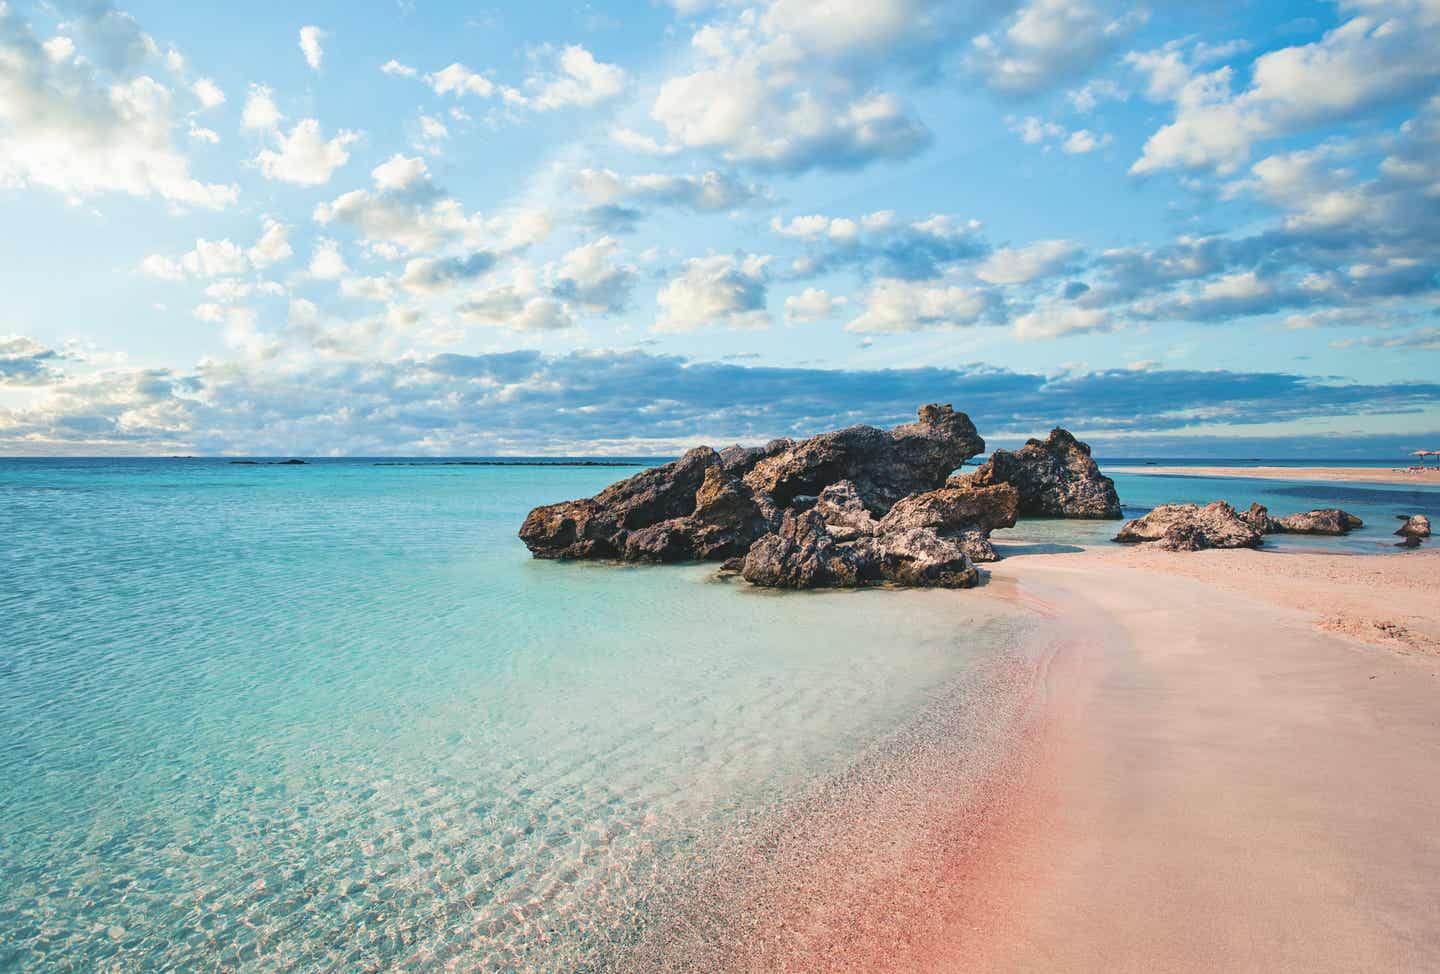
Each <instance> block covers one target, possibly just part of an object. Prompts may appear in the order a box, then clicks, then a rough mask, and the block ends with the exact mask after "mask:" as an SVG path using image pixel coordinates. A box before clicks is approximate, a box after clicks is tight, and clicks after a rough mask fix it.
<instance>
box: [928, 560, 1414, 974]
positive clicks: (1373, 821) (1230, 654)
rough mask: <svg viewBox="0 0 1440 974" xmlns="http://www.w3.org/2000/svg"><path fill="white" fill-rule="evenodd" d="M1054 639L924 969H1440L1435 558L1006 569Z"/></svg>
mask: <svg viewBox="0 0 1440 974" xmlns="http://www.w3.org/2000/svg"><path fill="white" fill-rule="evenodd" d="M991 586H992V587H993V588H994V589H996V590H999V591H1006V590H1010V591H1013V592H1015V593H1017V594H1020V595H1023V596H1026V597H1031V598H1039V599H1040V600H1042V601H1043V602H1045V603H1048V604H1049V605H1050V606H1052V607H1053V609H1054V610H1055V611H1057V612H1058V613H1060V615H1061V617H1062V618H1066V619H1070V620H1073V621H1074V626H1073V630H1072V633H1071V637H1070V639H1069V645H1068V646H1067V649H1066V652H1065V653H1062V654H1061V656H1060V657H1059V662H1058V664H1057V665H1056V666H1052V667H1051V670H1050V672H1049V674H1048V676H1047V684H1048V687H1049V691H1050V696H1049V700H1048V703H1047V708H1048V710H1049V712H1050V714H1051V716H1052V718H1053V721H1052V725H1051V726H1052V729H1053V730H1052V733H1051V734H1050V735H1049V738H1048V741H1049V746H1048V747H1047V749H1046V750H1045V752H1044V755H1043V757H1042V759H1041V761H1040V762H1039V763H1038V764H1037V765H1036V766H1035V768H1034V769H1033V771H1032V773H1031V775H1030V781H1029V784H1028V786H1027V788H1026V793H1027V794H1028V795H1029V796H1030V799H1029V801H1028V802H1026V803H1023V804H1021V805H1019V806H1017V807H1018V809H1019V810H1018V812H1017V813H1016V814H1014V815H1013V816H1012V817H1011V819H1010V820H1009V821H1008V822H1006V823H1005V824H1004V826H1003V829H1002V835H1003V836H1004V840H1005V841H1004V844H1003V847H1004V848H1006V849H1009V850H1013V853H1012V854H1008V855H1006V856H1004V857H1001V858H999V860H998V861H996V862H995V863H994V864H993V865H994V868H993V870H992V871H991V872H990V873H989V875H988V877H987V879H986V880H985V882H986V883H987V885H990V895H989V896H987V897H985V898H983V902H984V903H987V904H989V906H988V907H986V908H983V909H981V910H979V911H978V912H976V913H975V914H974V915H973V916H972V917H970V919H969V923H970V926H971V930H972V932H973V934H974V935H973V936H971V937H970V938H969V940H968V942H965V943H958V942H957V943H953V944H951V945H950V946H949V947H948V948H945V947H943V946H940V945H937V954H936V955H935V957H934V961H933V963H931V964H930V965H928V967H929V969H932V970H954V971H961V970H964V971H975V970H992V971H1096V972H1100V971H1137V972H1139V971H1170V972H1174V971H1196V972H1199V971H1207V972H1208V971H1295V972H1302V971H1303V972H1316V971H1337V972H1338V971H1433V970H1440V914H1437V912H1436V907H1435V904H1436V903H1437V902H1440V827H1437V825H1436V823H1437V821H1440V818H1437V815H1440V774H1437V773H1436V768H1437V767H1440V655H1437V653H1440V613H1437V612H1436V611H1435V607H1436V606H1437V605H1440V551H1433V550H1432V551H1421V552H1415V553H1410V554H1406V555H1400V556H1351V557H1343V556H1326V555H1308V554H1290V553H1262V552H1255V551H1242V552H1228V551H1210V552H1202V553H1198V554H1193V555H1177V554H1169V553H1166V552H1158V551H1147V550H1136V549H1092V550H1088V551H1085V552H1082V553H1077V554H1056V555H1037V556H1024V557H1016V558H1011V559H1007V560H1005V561H1002V562H1000V563H999V564H997V565H995V566H993V569H992V581H991Z"/></svg>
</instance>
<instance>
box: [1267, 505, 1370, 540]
mask: <svg viewBox="0 0 1440 974" xmlns="http://www.w3.org/2000/svg"><path fill="white" fill-rule="evenodd" d="M1274 523H1275V528H1274V531H1275V533H1276V534H1348V533H1349V532H1351V531H1354V530H1355V529H1356V528H1363V527H1364V526H1365V522H1364V521H1362V520H1360V519H1359V518H1358V517H1356V516H1355V515H1354V514H1347V513H1346V512H1345V511H1342V510H1340V509H1339V508H1338V507H1326V508H1323V509H1321V510H1316V511H1305V512H1303V513H1301V514H1289V515H1286V516H1285V517H1281V518H1276V519H1275V520H1274Z"/></svg>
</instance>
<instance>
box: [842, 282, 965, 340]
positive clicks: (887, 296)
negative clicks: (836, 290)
mask: <svg viewBox="0 0 1440 974" xmlns="http://www.w3.org/2000/svg"><path fill="white" fill-rule="evenodd" d="M993 303H994V302H993V299H992V297H991V296H990V294H988V293H987V292H986V291H984V290H982V289H980V288H971V287H958V286H947V285H943V284H933V283H927V282H924V281H902V280H897V279H894V278H881V279H880V280H879V281H877V282H876V283H875V285H874V286H873V287H871V288H870V290H869V291H868V292H866V294H865V297H864V304H865V307H864V310H863V311H862V312H861V313H860V314H859V315H857V316H856V317H855V319H854V320H852V321H851V322H850V323H849V324H848V325H846V326H845V330H846V331H851V332H860V333H879V334H901V333H904V332H913V331H926V330H932V329H943V330H949V329H954V328H964V327H969V326H971V325H978V324H983V323H984V322H985V320H986V319H987V318H988V317H989V315H990V313H991V312H992V307H993Z"/></svg>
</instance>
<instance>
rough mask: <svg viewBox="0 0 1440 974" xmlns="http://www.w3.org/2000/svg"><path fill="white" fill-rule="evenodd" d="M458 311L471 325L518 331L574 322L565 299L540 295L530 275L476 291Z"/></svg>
mask: <svg viewBox="0 0 1440 974" xmlns="http://www.w3.org/2000/svg"><path fill="white" fill-rule="evenodd" d="M455 313H456V314H457V315H459V317H460V319H461V320H462V321H465V322H468V323H470V324H476V325H484V326H487V327H498V328H508V329H509V330H511V331H518V332H550V331H561V330H564V329H566V328H569V327H571V326H573V325H574V324H575V321H574V319H573V318H572V317H571V315H570V312H569V309H568V308H567V307H566V306H565V304H564V302H561V301H557V300H555V299H554V298H548V297H542V296H540V295H538V294H537V293H536V292H535V288H534V282H533V281H532V280H531V279H529V278H528V277H522V278H521V279H520V280H517V281H516V282H515V283H513V284H507V285H502V286H500V287H495V288H490V289H488V290H485V291H477V292H475V293H473V294H471V295H470V297H469V299H468V300H467V301H466V302H465V303H464V304H462V305H460V307H458V308H456V309H455Z"/></svg>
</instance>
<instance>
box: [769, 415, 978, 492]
mask: <svg viewBox="0 0 1440 974" xmlns="http://www.w3.org/2000/svg"><path fill="white" fill-rule="evenodd" d="M984 449H985V441H984V440H982V439H981V438H980V435H979V434H978V433H976V432H975V425H974V424H973V423H971V422H970V417H968V416H966V415H965V414H964V413H957V412H955V410H954V409H952V408H951V407H949V406H940V405H933V404H932V405H929V406H923V407H921V409H920V418H919V420H918V421H917V422H914V423H908V424H906V425H904V426H897V427H896V428H895V429H893V430H889V431H888V432H887V431H885V430H878V429H875V428H874V427H873V426H852V427H850V428H849V429H844V430H840V431H838V432H835V433H822V434H820V435H819V436H812V437H811V438H810V439H808V440H801V441H800V442H799V443H795V444H793V445H792V446H790V447H789V448H788V449H783V450H780V451H779V452H777V453H775V454H774V455H773V456H770V457H767V458H765V459H763V460H760V461H759V462H758V463H756V464H755V466H754V467H753V468H752V469H751V470H750V472H749V473H747V474H746V475H745V482H746V483H747V484H748V485H749V486H750V487H751V488H752V489H754V490H756V491H758V492H761V493H764V494H768V495H769V496H770V497H771V498H773V499H774V501H775V503H776V504H777V505H779V506H780V507H788V506H790V503H791V501H793V500H794V499H795V498H797V497H802V496H810V497H814V496H817V495H819V493H820V492H821V491H822V490H824V489H825V488H826V487H828V486H830V485H831V484H834V483H838V482H839V481H841V480H849V481H851V482H852V483H853V484H854V485H855V487H856V489H857V490H858V492H859V494H860V496H861V497H862V498H863V499H864V502H865V506H866V507H868V508H869V509H870V511H871V512H872V513H873V514H876V515H883V514H884V513H885V512H886V511H888V510H889V509H890V507H891V506H892V505H893V504H894V503H895V502H896V501H898V500H899V499H900V498H902V497H905V496H907V495H909V494H914V493H918V492H920V491H926V490H934V489H935V488H936V487H939V486H941V485H942V484H944V483H945V478H946V477H947V476H948V475H949V474H950V472H951V471H952V470H955V469H957V468H958V467H960V465H961V464H963V463H964V462H965V461H966V460H968V459H970V458H971V457H973V456H975V455H976V454H978V453H980V452H981V451H983V450H984Z"/></svg>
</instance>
